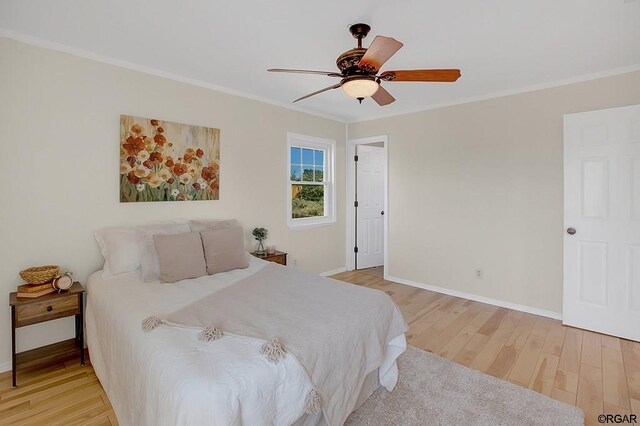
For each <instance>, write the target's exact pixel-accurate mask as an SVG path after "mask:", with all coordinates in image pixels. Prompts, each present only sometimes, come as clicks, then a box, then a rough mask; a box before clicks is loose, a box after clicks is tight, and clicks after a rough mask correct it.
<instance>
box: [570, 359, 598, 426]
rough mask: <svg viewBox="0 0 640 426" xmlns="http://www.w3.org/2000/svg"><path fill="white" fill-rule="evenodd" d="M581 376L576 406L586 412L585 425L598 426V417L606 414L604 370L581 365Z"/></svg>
mask: <svg viewBox="0 0 640 426" xmlns="http://www.w3.org/2000/svg"><path fill="white" fill-rule="evenodd" d="M579 374H580V379H579V383H578V395H577V399H576V405H577V406H578V407H580V408H582V411H583V412H584V419H585V424H587V425H589V424H597V418H598V416H599V415H600V414H602V413H603V412H604V401H603V395H602V369H600V368H598V367H593V366H591V365H589V364H581V365H580V373H579Z"/></svg>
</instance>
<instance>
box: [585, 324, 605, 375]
mask: <svg viewBox="0 0 640 426" xmlns="http://www.w3.org/2000/svg"><path fill="white" fill-rule="evenodd" d="M580 362H582V363H584V364H589V365H591V366H593V367H598V368H602V338H601V337H600V335H599V334H598V333H594V332H592V331H587V330H585V331H584V334H583V336H582V358H581V359H580Z"/></svg>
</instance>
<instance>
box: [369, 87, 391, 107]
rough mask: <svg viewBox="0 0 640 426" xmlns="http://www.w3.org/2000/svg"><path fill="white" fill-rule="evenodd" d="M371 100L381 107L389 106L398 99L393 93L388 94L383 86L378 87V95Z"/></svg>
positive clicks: (374, 95)
mask: <svg viewBox="0 0 640 426" xmlns="http://www.w3.org/2000/svg"><path fill="white" fill-rule="evenodd" d="M371 98H372V99H373V100H374V101H376V102H377V103H378V105H380V106H385V105H389V104H390V103H393V102H395V101H396V98H394V97H393V96H391V93H389V92H387V91H386V90H385V89H384V87H382V86H378V90H376V93H374V94H373V96H371Z"/></svg>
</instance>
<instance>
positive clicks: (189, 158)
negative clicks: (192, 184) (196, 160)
mask: <svg viewBox="0 0 640 426" xmlns="http://www.w3.org/2000/svg"><path fill="white" fill-rule="evenodd" d="M183 159H184V162H185V163H189V164H191V161H193V155H191V154H189V153H188V152H185V153H184V156H183Z"/></svg>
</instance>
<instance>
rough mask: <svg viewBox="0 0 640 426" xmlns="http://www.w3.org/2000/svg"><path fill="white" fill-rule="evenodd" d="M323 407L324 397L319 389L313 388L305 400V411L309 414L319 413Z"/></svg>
mask: <svg viewBox="0 0 640 426" xmlns="http://www.w3.org/2000/svg"><path fill="white" fill-rule="evenodd" d="M321 409H322V399H321V398H320V394H319V393H318V391H317V390H315V389H311V391H310V392H309V393H308V394H307V398H306V399H305V401H304V411H305V413H307V414H316V413H319V412H320V410H321Z"/></svg>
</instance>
